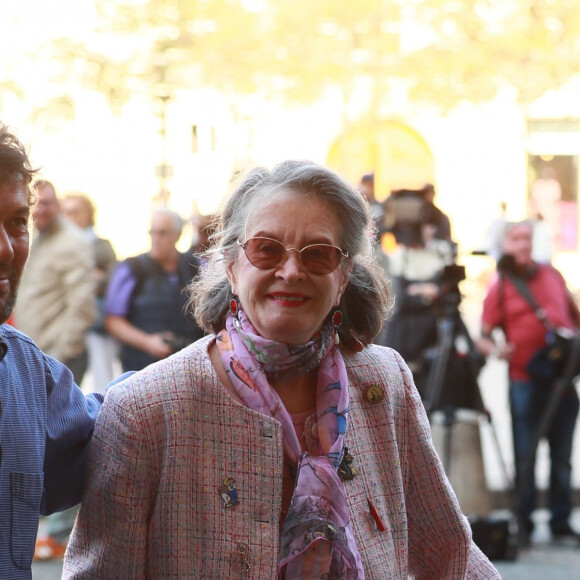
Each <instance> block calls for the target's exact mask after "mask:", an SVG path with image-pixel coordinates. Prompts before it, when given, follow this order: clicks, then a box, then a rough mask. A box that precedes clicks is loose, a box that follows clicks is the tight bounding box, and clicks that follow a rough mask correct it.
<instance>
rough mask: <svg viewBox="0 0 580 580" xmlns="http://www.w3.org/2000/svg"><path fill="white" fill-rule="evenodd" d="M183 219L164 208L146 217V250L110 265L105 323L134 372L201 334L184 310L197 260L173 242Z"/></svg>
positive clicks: (125, 364) (124, 361) (125, 366)
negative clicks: (148, 221) (148, 222)
mask: <svg viewBox="0 0 580 580" xmlns="http://www.w3.org/2000/svg"><path fill="white" fill-rule="evenodd" d="M182 227H183V221H182V219H181V217H180V216H179V215H178V214H176V213H175V212H172V211H170V210H168V209H158V210H156V211H155V212H154V213H153V216H152V219H151V229H150V230H149V234H150V236H151V249H150V250H149V252H147V253H146V254H141V255H139V256H135V257H132V258H128V259H127V260H125V261H124V262H122V263H121V264H119V266H118V267H117V269H116V270H115V272H114V274H113V277H112V279H111V282H110V284H109V288H108V290H107V299H106V312H107V316H106V319H105V324H106V327H107V331H108V332H109V333H110V334H111V335H112V336H114V337H115V338H117V339H118V340H119V341H120V342H121V355H120V358H121V364H122V367H123V371H138V370H141V369H143V368H145V367H146V366H147V365H149V364H151V363H153V362H155V361H157V360H160V359H163V358H166V357H168V356H169V355H170V354H173V353H174V352H177V351H179V350H181V349H182V348H183V347H185V346H187V345H188V344H191V343H192V342H194V341H195V340H197V339H198V338H201V337H202V336H203V332H202V330H201V329H200V328H199V327H198V326H197V325H196V324H195V323H194V322H193V321H192V320H191V319H189V318H187V317H186V315H185V304H186V302H187V296H186V295H185V294H184V292H183V291H184V289H185V287H186V286H187V285H188V284H189V283H190V282H191V280H192V279H193V278H194V276H196V275H197V271H198V268H199V260H198V258H197V257H195V256H193V255H187V254H181V253H180V252H178V250H177V248H176V244H177V242H178V240H179V238H180V236H181V230H182Z"/></svg>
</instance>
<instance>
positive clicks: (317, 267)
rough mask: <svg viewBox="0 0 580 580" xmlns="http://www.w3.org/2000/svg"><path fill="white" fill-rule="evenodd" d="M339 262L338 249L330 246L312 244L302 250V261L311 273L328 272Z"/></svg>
mask: <svg viewBox="0 0 580 580" xmlns="http://www.w3.org/2000/svg"><path fill="white" fill-rule="evenodd" d="M339 262H340V257H339V250H338V249H337V248H333V247H332V246H324V245H314V246H309V247H308V248H304V250H302V263H303V264H304V266H305V268H306V269H307V270H308V271H309V272H312V273H313V274H328V273H330V272H332V271H333V270H335V269H336V267H337V266H338V263H339Z"/></svg>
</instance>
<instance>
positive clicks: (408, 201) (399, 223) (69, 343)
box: [9, 174, 580, 559]
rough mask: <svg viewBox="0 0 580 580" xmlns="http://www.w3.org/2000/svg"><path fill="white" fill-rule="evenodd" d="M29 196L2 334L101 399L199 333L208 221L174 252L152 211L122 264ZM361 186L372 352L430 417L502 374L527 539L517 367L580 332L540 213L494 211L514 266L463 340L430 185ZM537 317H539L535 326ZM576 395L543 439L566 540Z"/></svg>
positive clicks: (533, 392)
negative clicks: (393, 368)
mask: <svg viewBox="0 0 580 580" xmlns="http://www.w3.org/2000/svg"><path fill="white" fill-rule="evenodd" d="M32 189H33V192H34V195H35V196H36V203H35V205H34V207H33V211H32V218H33V226H34V234H33V239H32V244H31V247H30V258H29V261H28V263H27V265H26V268H25V270H24V274H23V277H22V281H21V286H20V293H19V296H18V301H17V304H16V307H15V309H14V312H13V315H12V316H11V318H10V320H9V323H10V324H12V325H13V326H15V327H16V328H18V329H20V330H22V331H23V332H24V333H25V334H27V335H28V336H30V337H31V338H32V339H33V340H34V341H35V342H36V344H37V345H38V346H39V347H40V348H41V349H42V350H43V351H44V352H45V353H47V354H49V355H51V356H53V357H54V358H56V359H57V360H59V361H61V362H63V363H64V364H65V365H66V366H67V367H68V368H70V369H71V371H72V372H73V375H74V379H75V382H76V383H77V384H78V385H81V384H83V381H84V380H85V376H87V381H88V384H89V389H90V390H92V391H95V392H100V393H105V391H106V388H107V385H109V384H110V383H111V381H113V380H114V379H115V377H116V376H118V375H119V374H120V373H121V371H123V372H127V371H137V370H140V369H143V368H145V367H146V366H147V365H149V364H151V363H152V362H155V361H157V360H160V359H163V358H165V357H167V356H169V355H170V354H172V353H175V352H177V351H179V350H181V349H182V348H183V347H185V346H187V345H189V344H191V343H192V342H194V341H195V340H197V339H198V338H200V337H201V336H203V334H204V333H203V331H202V330H201V329H200V328H199V326H198V325H197V324H196V322H195V320H194V319H193V317H191V316H190V315H188V314H186V312H187V302H188V294H187V287H188V285H189V284H190V282H191V280H192V279H193V278H195V276H196V275H197V273H198V271H199V269H200V268H203V267H204V264H205V260H206V257H205V252H206V250H207V249H208V248H209V247H210V245H211V233H212V228H213V227H214V219H213V216H211V215H210V216H204V215H195V216H193V217H192V218H190V219H191V225H192V226H193V238H192V240H191V246H190V248H189V249H188V250H187V251H186V252H180V251H179V250H178V249H177V245H178V241H179V240H180V237H181V235H182V231H183V227H184V225H185V221H184V219H183V218H182V217H181V216H180V215H178V214H177V213H176V212H174V211H172V210H170V209H168V208H166V207H160V208H158V209H156V210H154V211H153V212H152V215H151V220H150V227H149V232H148V233H149V236H150V247H149V249H148V251H147V252H144V253H142V254H140V255H137V256H132V257H129V258H127V259H125V260H123V261H118V260H117V257H116V255H115V250H114V246H115V242H114V240H107V239H103V238H102V237H100V236H99V234H98V227H97V222H96V217H97V212H96V207H95V204H94V202H93V200H92V199H91V198H90V197H89V196H88V195H86V194H84V193H81V192H68V193H66V194H64V195H62V196H60V195H58V194H57V189H56V187H55V185H53V184H52V183H51V182H49V181H46V180H39V181H36V182H34V183H33V186H32ZM358 189H359V191H360V193H361V194H362V195H363V196H364V198H365V199H366V201H367V202H368V205H369V207H370V211H371V214H372V218H373V222H374V233H375V236H374V242H375V243H374V251H375V256H376V258H377V260H378V262H379V263H380V265H381V266H382V267H383V268H384V270H385V272H386V273H387V275H388V277H389V279H390V281H391V284H392V290H393V305H392V314H391V317H390V318H389V319H388V321H387V322H386V324H385V325H384V328H383V330H382V331H381V333H380V334H379V335H378V336H377V338H376V340H375V342H376V343H377V344H380V345H383V346H389V347H392V348H394V349H396V350H397V351H399V352H400V353H401V355H402V356H403V358H404V359H405V361H406V362H407V364H408V365H409V367H410V369H411V371H412V372H413V375H414V379H415V382H416V384H417V387H418V389H419V393H420V394H421V397H422V398H423V401H424V404H425V407H426V409H427V411H428V412H429V413H430V412H433V411H435V410H437V409H442V408H444V407H448V406H452V407H458V408H463V407H468V408H474V409H476V410H483V408H482V407H481V397H480V396H479V392H478V386H477V376H478V373H479V370H480V369H481V367H482V366H483V364H484V363H485V357H487V356H498V357H501V358H505V359H506V360H508V361H509V363H510V377H509V379H510V405H511V411H512V421H513V434H514V447H515V455H516V479H517V482H516V483H517V485H519V487H520V488H521V489H522V490H525V491H523V492H522V493H523V497H524V500H523V506H524V507H523V518H524V521H525V527H526V532H527V533H528V534H530V533H531V532H532V530H533V524H532V519H531V513H532V511H533V510H534V509H535V508H536V503H535V488H534V483H533V477H532V478H530V477H529V472H530V463H531V464H533V458H531V457H532V456H535V455H534V454H535V449H532V450H530V442H531V441H533V438H534V434H535V433H536V431H537V428H538V426H539V425H540V423H541V418H542V408H543V407H544V406H545V404H546V397H547V395H546V392H547V391H546V390H545V389H544V390H543V391H542V392H541V393H540V394H538V393H539V389H538V387H537V385H536V384H535V383H534V381H533V380H532V379H531V378H530V375H529V373H528V371H527V370H526V364H527V362H528V361H529V359H530V358H531V357H532V355H533V354H534V353H535V351H536V350H537V349H539V348H540V347H542V346H543V345H545V344H546V340H547V339H546V336H548V335H549V333H550V332H555V331H556V330H558V329H561V328H566V329H568V330H570V331H573V330H574V329H575V328H576V327H578V326H580V314H579V313H578V309H577V307H576V305H575V303H574V301H573V299H572V298H571V295H570V292H569V291H568V289H567V288H566V284H565V282H564V280H563V278H562V277H561V275H560V274H559V273H558V272H557V271H556V270H555V269H554V268H553V267H552V266H550V265H549V262H550V254H549V251H547V250H546V247H547V245H546V243H545V240H546V239H548V238H549V237H550V234H549V232H546V227H547V226H546V224H545V223H544V222H543V220H542V219H541V216H540V217H538V216H539V214H538V213H534V214H532V218H531V219H530V220H527V221H525V222H520V223H518V224H513V223H511V222H509V221H508V220H507V218H506V216H505V214H506V206H505V204H502V206H501V208H500V210H501V211H500V216H499V217H498V219H497V220H495V221H494V222H493V223H492V224H490V226H489V230H488V234H487V237H486V239H485V240H484V241H483V242H482V248H481V252H482V253H486V254H488V255H490V256H491V257H493V258H494V259H495V260H496V261H497V263H498V266H499V265H500V264H502V259H503V258H504V257H505V255H506V253H507V254H509V255H510V256H511V257H512V258H513V259H512V261H511V263H510V266H509V267H506V268H505V269H504V270H503V271H502V270H501V268H499V267H498V272H497V273H496V274H495V275H494V277H493V278H492V283H491V286H490V288H489V292H488V295H487V297H486V299H485V303H484V307H483V311H484V314H483V324H482V328H483V333H482V336H481V337H475V338H472V337H471V336H470V335H469V333H468V331H467V328H466V327H465V325H464V324H463V321H462V320H461V316H460V314H459V303H460V301H461V298H462V296H461V293H460V290H459V287H460V282H461V281H462V280H463V279H464V278H465V271H464V269H463V268H462V267H461V266H460V265H458V264H457V244H456V243H455V242H454V240H453V237H452V228H451V222H450V220H449V218H448V216H447V215H446V214H445V213H444V212H443V211H442V210H441V209H440V208H438V207H437V205H436V203H435V197H436V190H435V187H434V186H433V185H432V184H429V183H427V184H425V186H424V187H422V188H421V189H417V190H411V189H403V190H397V191H392V192H391V193H390V195H388V197H387V198H386V199H384V200H382V201H378V200H377V198H376V196H375V183H374V175H373V174H366V175H363V176H362V178H361V179H360V182H359V184H358ZM544 210H545V208H544ZM504 262H505V260H504ZM516 279H517V280H520V279H521V280H523V281H524V282H523V284H524V285H526V284H528V285H529V286H530V287H531V288H532V293H533V294H534V296H535V297H536V299H537V301H538V304H537V305H536V307H530V306H529V302H530V301H529V300H527V299H526V297H525V293H523V292H522V291H521V288H520V286H521V285H520V284H519V283H516V282H514V280H516ZM554 297H556V299H555V298H554ZM540 311H543V312H544V313H548V314H547V315H546V316H545V317H544V318H543V319H542V317H541V316H540V315H539V314H538V313H539V312H540ZM498 331H499V335H498ZM442 361H444V362H442ZM86 384H87V382H85V385H86ZM575 393H576V391H575V390H568V392H566V393H565V395H564V399H563V401H562V402H561V404H560V409H561V412H559V413H558V414H557V420H556V421H555V422H554V423H552V425H549V426H548V430H547V431H546V432H545V433H542V434H541V435H542V436H546V437H547V438H548V440H549V444H550V448H551V455H552V463H553V467H552V481H551V484H550V485H551V487H550V506H549V507H550V509H551V511H552V530H553V533H554V534H555V535H557V534H560V535H572V536H573V537H577V536H576V533H575V532H574V531H573V530H571V528H570V527H569V524H568V517H569V515H570V509H571V488H570V469H571V468H570V456H571V442H572V436H573V432H574V423H575V420H576V416H577V413H578V403H577V396H576V394H575ZM555 426H557V428H556V427H555ZM532 473H533V465H532ZM526 474H527V475H526ZM524 478H527V481H523V479H524ZM75 515H76V508H72V509H71V510H67V511H65V512H62V513H60V514H56V515H54V516H51V517H50V518H48V520H47V522H46V525H45V530H46V535H45V536H43V537H41V538H39V540H38V542H37V548H36V557H37V558H39V559H44V558H51V557H55V556H57V557H58V556H62V554H63V553H64V549H65V547H66V541H67V537H68V534H69V533H70V530H71V528H72V524H73V521H74V517H75Z"/></svg>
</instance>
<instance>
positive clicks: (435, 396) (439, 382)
mask: <svg viewBox="0 0 580 580" xmlns="http://www.w3.org/2000/svg"><path fill="white" fill-rule="evenodd" d="M437 330H438V334H439V336H438V340H437V347H436V357H435V362H434V363H433V366H432V367H431V370H430V372H429V379H428V380H427V387H426V393H425V402H424V405H425V410H426V411H427V415H430V414H431V413H432V412H433V411H434V410H435V409H437V407H438V405H439V402H440V400H441V392H442V390H443V381H444V379H445V372H446V370H447V364H448V362H449V353H450V352H451V347H452V346H453V322H452V321H451V320H450V319H449V318H444V319H442V320H440V321H438V322H437Z"/></svg>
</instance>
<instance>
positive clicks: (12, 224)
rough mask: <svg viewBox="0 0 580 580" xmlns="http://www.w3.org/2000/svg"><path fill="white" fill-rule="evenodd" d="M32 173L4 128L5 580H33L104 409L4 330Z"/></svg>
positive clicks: (0, 524) (0, 562)
mask: <svg viewBox="0 0 580 580" xmlns="http://www.w3.org/2000/svg"><path fill="white" fill-rule="evenodd" d="M34 174H35V170H34V169H33V168H32V167H31V165H30V162H29V160H28V156H27V154H26V151H25V149H24V147H23V146H22V144H21V143H20V141H19V140H18V139H17V138H16V137H15V136H14V135H13V134H12V133H10V132H9V130H8V129H7V128H6V127H5V126H4V125H2V124H1V123H0V578H2V580H15V579H19V578H22V579H25V578H30V577H31V563H32V557H33V554H34V542H35V537H36V530H37V526H38V516H39V514H41V513H42V514H50V513H53V512H55V511H58V510H63V509H66V508H69V507H71V506H73V505H75V504H77V503H78V502H79V501H80V499H81V493H82V485H83V479H84V472H85V462H86V458H87V452H88V445H89V440H90V437H91V434H92V431H93V425H94V422H95V419H96V416H97V414H98V411H99V409H100V406H101V403H102V396H101V395H89V396H87V397H84V396H83V394H82V392H81V391H80V389H79V388H78V387H77V386H76V385H75V383H74V380H73V376H72V374H71V372H70V371H69V370H68V369H67V368H66V367H65V366H64V365H63V364H62V363H60V362H58V361H56V360H55V359H53V358H51V357H49V356H47V355H45V354H44V353H43V352H42V351H41V350H40V349H39V348H38V347H37V346H36V344H34V342H33V341H32V340H31V339H30V338H28V337H27V336H26V335H24V334H22V333H21V332H19V331H18V330H15V329H14V328H12V327H11V326H9V325H7V324H5V322H6V320H7V319H8V317H9V316H10V313H11V312H12V309H13V307H14V304H15V302H16V293H17V290H18V285H19V282H20V279H21V276H22V271H23V269H24V265H25V263H26V260H27V258H28V244H29V234H28V219H29V214H30V208H31V205H32V203H33V196H32V195H31V191H30V189H29V183H30V181H31V179H32V177H33V175H34Z"/></svg>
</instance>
